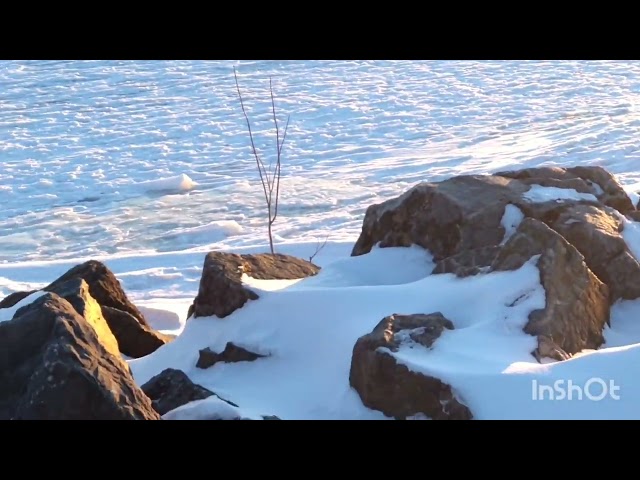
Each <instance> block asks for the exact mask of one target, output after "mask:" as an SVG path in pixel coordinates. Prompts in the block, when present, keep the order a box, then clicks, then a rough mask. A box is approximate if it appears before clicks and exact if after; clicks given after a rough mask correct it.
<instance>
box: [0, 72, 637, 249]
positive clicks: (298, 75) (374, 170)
mask: <svg viewBox="0 0 640 480" xmlns="http://www.w3.org/2000/svg"><path fill="white" fill-rule="evenodd" d="M234 65H236V67H237V69H238V74H239V81H240V86H241V88H242V91H243V92H244V95H245V97H246V98H245V100H246V106H247V109H248V111H249V114H250V115H251V117H252V119H256V120H257V121H256V123H255V125H254V130H255V133H256V141H257V142H258V145H257V146H258V148H259V149H260V150H261V151H263V152H264V155H265V160H266V161H267V162H268V161H269V159H272V158H273V153H274V152H275V143H274V140H275V139H274V135H273V132H272V127H273V124H272V119H271V116H270V110H269V108H270V105H269V96H268V82H269V76H270V75H271V76H273V83H274V89H275V95H276V102H277V106H278V109H279V110H278V112H279V114H280V115H279V117H280V121H281V123H284V121H285V120H286V115H287V114H290V115H291V124H290V128H289V132H288V135H287V142H286V144H285V147H284V150H283V153H284V163H283V170H282V172H283V176H284V178H283V181H282V182H283V183H282V203H281V205H280V218H279V219H278V221H277V222H276V224H275V233H276V236H277V239H278V241H288V242H298V241H308V240H310V239H319V240H324V238H325V237H326V236H327V235H330V240H343V241H344V240H351V239H353V238H354V237H355V236H357V234H358V232H359V229H360V226H361V221H362V215H363V213H364V210H365V208H366V207H367V206H368V205H369V204H371V203H375V202H378V201H381V200H384V199H387V198H389V197H391V196H394V195H397V194H399V193H401V192H403V191H405V190H406V189H408V188H409V187H410V186H411V185H413V184H414V183H416V182H418V181H420V180H441V179H443V178H445V177H448V176H451V175H455V174H461V173H483V172H492V171H496V170H504V169H510V168H519V167H530V166H536V165H540V164H543V163H545V164H549V165H552V164H555V165H575V164H581V165H602V166H605V167H607V168H608V169H609V170H610V171H612V172H614V173H616V174H618V175H619V178H620V180H621V181H622V182H624V183H628V184H633V183H638V182H640V173H638V172H637V167H635V159H636V157H637V156H638V145H637V131H638V127H639V126H640V64H638V63H637V62H577V61H575V62H558V61H549V62H534V61H524V62H503V61H499V62H472V61H466V62H452V61H337V62H334V61H252V62H249V61H239V62H232V61H220V62H219V61H105V60H100V61H70V62H61V61H2V62H0V156H1V158H2V162H1V163H0V202H1V204H2V209H0V262H1V261H16V260H18V261H22V260H27V259H30V260H38V259H47V258H77V257H78V256H87V255H97V254H105V253H123V252H139V251H140V250H157V251H175V250H178V249H183V248H190V247H198V246H201V245H202V244H203V243H207V242H208V243H210V244H216V245H218V246H221V247H222V246H226V247H235V246H247V245H254V244H256V243H262V242H263V241H264V235H265V232H264V213H263V201H264V200H263V198H262V192H261V190H260V186H259V181H258V178H257V173H256V169H255V161H254V160H253V158H252V156H251V150H250V146H249V141H248V137H247V133H246V124H245V123H244V119H243V117H242V113H241V110H240V106H239V103H238V99H237V94H236V91H235V84H234V80H233V72H232V67H233V66H234ZM145 182H151V183H145ZM192 182H195V185H193V183H192ZM158 189H160V191H158ZM215 222H237V226H236V223H233V224H231V225H234V226H233V227H231V228H229V225H230V224H227V223H223V224H221V225H220V224H217V223H215ZM203 225H211V231H210V236H209V237H207V236H205V235H203V232H202V228H203V227H202V226H203ZM238 226H239V227H241V228H238Z"/></svg>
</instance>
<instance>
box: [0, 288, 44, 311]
mask: <svg viewBox="0 0 640 480" xmlns="http://www.w3.org/2000/svg"><path fill="white" fill-rule="evenodd" d="M35 292H37V290H31V291H30V292H13V293H10V294H9V295H7V296H6V297H4V298H3V299H2V301H0V308H11V307H13V306H14V305H15V304H16V303H18V302H19V301H20V300H22V299H23V298H27V297H28V296H29V295H31V294H32V293H35Z"/></svg>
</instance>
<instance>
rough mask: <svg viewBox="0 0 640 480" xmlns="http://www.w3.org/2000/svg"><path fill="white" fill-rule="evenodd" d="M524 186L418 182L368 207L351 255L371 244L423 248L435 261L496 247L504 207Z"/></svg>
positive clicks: (478, 180)
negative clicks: (394, 195) (406, 189)
mask: <svg viewBox="0 0 640 480" xmlns="http://www.w3.org/2000/svg"><path fill="white" fill-rule="evenodd" d="M529 188H530V187H529V186H528V185H525V184H524V183H522V182H519V181H517V180H512V179H510V178H505V177H498V176H491V175H462V176H459V177H453V178H450V179H448V180H445V181H443V182H440V183H421V184H419V185H417V186H415V187H413V188H412V189H410V190H409V191H408V192H406V193H404V194H403V195H401V196H400V197H398V198H395V199H392V200H388V201H386V202H384V203H381V204H377V205H372V206H370V207H369V208H368V209H367V211H366V214H365V218H364V222H363V226H362V232H361V234H360V237H359V238H358V241H357V242H356V244H355V246H354V248H353V251H352V252H351V255H353V256H357V255H363V254H366V253H368V252H370V251H371V249H372V248H373V246H374V245H375V244H377V243H378V242H379V243H380V247H408V246H410V245H412V244H415V245H419V246H421V247H423V248H425V249H428V250H429V251H430V252H431V253H432V254H433V257H434V260H436V261H439V260H442V259H445V258H447V257H451V256H453V255H456V254H458V253H460V252H462V251H465V250H472V249H477V248H481V247H487V246H492V245H499V244H500V242H501V241H502V240H503V237H504V234H505V229H504V228H503V227H502V225H501V220H502V217H503V215H504V211H505V208H506V206H507V204H509V203H511V204H517V203H518V201H519V199H520V198H521V196H522V194H523V193H525V192H526V191H527V190H529Z"/></svg>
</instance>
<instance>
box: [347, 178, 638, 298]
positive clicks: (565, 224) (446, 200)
mask: <svg viewBox="0 0 640 480" xmlns="http://www.w3.org/2000/svg"><path fill="white" fill-rule="evenodd" d="M539 187H551V190H545V189H543V190H535V191H534V190H533V189H535V188H539ZM563 191H564V192H563ZM554 195H557V197H556V196H554ZM513 211H517V215H516V217H519V218H516V220H518V221H519V220H520V219H521V218H522V217H529V218H534V219H536V220H540V221H541V222H543V223H545V224H546V225H548V226H549V227H551V228H552V229H554V230H555V231H557V232H558V233H560V234H561V235H562V236H564V237H565V238H566V239H567V240H568V241H569V243H571V244H572V245H573V246H574V247H575V248H576V249H577V250H578V251H579V252H581V253H582V254H583V255H584V257H585V262H586V264H587V266H588V267H589V268H590V269H591V271H592V272H593V273H595V275H596V276H597V277H598V278H599V279H600V280H601V281H602V282H604V283H606V284H607V285H608V286H609V290H610V303H611V304H613V303H615V302H616V301H617V300H619V299H625V300H631V299H635V298H640V263H639V262H638V261H637V259H636V258H635V257H634V256H633V254H632V253H631V252H630V250H629V248H628V246H627V245H626V244H625V241H624V239H623V237H622V235H621V232H622V230H623V223H622V221H621V219H620V217H621V215H626V216H627V217H629V218H631V219H634V220H637V219H640V215H639V214H638V211H637V210H636V209H635V206H634V205H633V204H632V202H631V200H630V199H629V197H628V195H627V194H626V192H625V191H624V189H623V188H622V187H621V185H620V184H619V183H618V182H617V180H616V179H615V177H614V176H613V175H611V174H610V173H609V172H607V171H606V170H604V169H602V168H601V167H572V168H560V167H537V168H527V169H522V170H514V171H505V172H498V173H496V174H493V175H462V176H458V177H453V178H449V179H447V180H444V181H442V182H438V183H421V184H419V185H417V186H415V187H413V188H412V189H410V190H409V191H407V192H406V193H404V194H403V195H401V196H399V197H398V198H395V199H391V200H388V201H386V202H384V203H381V204H377V205H372V206H370V207H369V208H368V209H367V212H366V214H365V219H364V221H363V227H362V232H361V234H360V237H359V238H358V241H357V242H356V244H355V246H354V248H353V251H352V255H362V254H365V253H368V252H369V251H370V250H371V248H373V246H374V245H376V244H377V245H379V246H380V247H399V246H409V245H413V244H415V245H419V246H422V247H424V248H425V249H428V250H429V251H430V252H431V253H432V254H433V257H434V260H435V261H436V265H435V268H434V270H433V273H436V274H437V273H454V274H455V275H457V276H459V277H466V276H470V275H476V274H478V273H482V272H487V271H488V270H489V266H490V265H491V264H492V262H493V260H494V259H495V256H496V254H497V252H498V251H499V250H501V249H502V247H503V244H504V243H505V241H506V240H507V239H508V238H507V237H508V236H509V235H510V234H511V233H510V231H509V229H510V228H511V227H513V225H508V222H509V217H510V216H511V220H512V221H513V219H514V218H513Z"/></svg>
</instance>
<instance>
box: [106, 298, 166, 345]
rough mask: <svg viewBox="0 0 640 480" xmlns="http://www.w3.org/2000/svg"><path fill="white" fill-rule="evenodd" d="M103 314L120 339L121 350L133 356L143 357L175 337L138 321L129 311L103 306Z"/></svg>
mask: <svg viewBox="0 0 640 480" xmlns="http://www.w3.org/2000/svg"><path fill="white" fill-rule="evenodd" d="M102 314H103V315H104V318H105V320H106V321H107V323H108V324H109V327H110V328H111V331H112V332H113V334H114V335H115V337H116V339H117V340H118V346H119V348H120V351H121V352H122V353H124V354H125V355H127V356H128V357H131V358H141V357H144V356H147V355H149V354H151V353H153V352H155V351H156V350H157V349H158V348H160V347H161V346H163V345H164V344H166V343H169V342H170V341H171V340H173V338H172V337H171V336H169V335H164V334H162V333H160V332H157V331H156V330H154V329H153V328H151V327H149V326H147V325H143V324H141V323H140V322H138V319H137V318H136V317H134V316H133V315H131V314H130V313H128V312H124V311H122V310H118V309H117V308H112V307H107V306H103V307H102Z"/></svg>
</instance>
